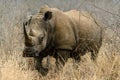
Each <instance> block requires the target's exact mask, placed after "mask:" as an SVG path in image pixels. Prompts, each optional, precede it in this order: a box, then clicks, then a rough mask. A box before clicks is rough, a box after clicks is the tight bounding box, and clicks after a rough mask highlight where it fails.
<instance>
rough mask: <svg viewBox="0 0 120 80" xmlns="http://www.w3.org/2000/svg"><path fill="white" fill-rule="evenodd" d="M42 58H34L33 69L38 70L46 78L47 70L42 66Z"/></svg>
mask: <svg viewBox="0 0 120 80" xmlns="http://www.w3.org/2000/svg"><path fill="white" fill-rule="evenodd" d="M42 60H43V58H40V57H37V58H35V69H36V70H38V72H40V73H41V74H42V75H43V76H46V75H47V73H48V69H47V68H44V67H43V66H42Z"/></svg>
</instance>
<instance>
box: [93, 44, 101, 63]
mask: <svg viewBox="0 0 120 80" xmlns="http://www.w3.org/2000/svg"><path fill="white" fill-rule="evenodd" d="M99 49H100V46H94V47H93V48H92V50H91V59H92V60H93V61H96V58H97V56H98V53H99Z"/></svg>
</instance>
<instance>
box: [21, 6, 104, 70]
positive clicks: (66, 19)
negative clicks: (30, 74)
mask: <svg viewBox="0 0 120 80" xmlns="http://www.w3.org/2000/svg"><path fill="white" fill-rule="evenodd" d="M25 26H28V27H29V28H30V31H29V32H27V31H26V28H25ZM23 28H24V35H25V49H24V51H23V55H24V56H26V54H28V55H29V54H30V56H32V57H34V58H35V59H36V66H35V67H36V69H37V70H38V71H40V72H41V66H42V64H41V62H42V59H43V58H44V57H47V56H48V55H50V56H53V57H54V58H55V59H56V66H57V69H60V68H61V67H60V66H64V64H65V62H66V61H67V59H68V58H73V59H75V61H76V62H79V61H80V56H82V55H84V54H85V53H87V52H91V59H92V60H95V59H96V57H97V55H98V52H99V49H100V47H101V44H102V27H101V25H100V24H99V23H98V22H97V21H96V20H95V19H94V18H93V17H92V16H91V15H90V14H89V13H87V12H83V11H82V12H80V11H77V10H70V11H67V12H63V11H61V10H58V9H56V8H50V7H48V6H44V7H41V9H40V11H39V13H37V14H35V15H33V16H32V17H31V18H30V19H29V20H28V21H27V22H26V23H24V24H23ZM60 64H61V65H60ZM42 69H43V70H44V68H42Z"/></svg>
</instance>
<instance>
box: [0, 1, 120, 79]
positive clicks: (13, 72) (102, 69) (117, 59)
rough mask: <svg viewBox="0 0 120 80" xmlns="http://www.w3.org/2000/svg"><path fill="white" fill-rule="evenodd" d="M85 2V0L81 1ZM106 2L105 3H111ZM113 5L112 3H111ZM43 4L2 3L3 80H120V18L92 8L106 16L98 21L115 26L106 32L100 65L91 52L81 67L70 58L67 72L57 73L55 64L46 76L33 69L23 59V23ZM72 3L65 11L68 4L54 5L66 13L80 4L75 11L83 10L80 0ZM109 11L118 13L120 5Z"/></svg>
mask: <svg viewBox="0 0 120 80" xmlns="http://www.w3.org/2000/svg"><path fill="white" fill-rule="evenodd" d="M41 1H43V0H41ZM47 1H48V3H50V4H54V1H55V0H53V1H49V0H47ZM82 1H83V0H81V1H80V2H82ZM86 1H87V0H86ZM90 1H91V0H90ZM99 1H100V0H96V3H97V2H99ZM102 1H104V2H105V1H110V0H102ZM22 2H24V3H22ZM30 2H31V3H30ZM43 2H44V1H43ZM56 2H57V1H56ZM66 2H68V1H66ZM104 2H101V4H99V3H100V2H99V3H98V4H99V5H103V6H102V7H105V5H104V4H105V3H104ZM111 2H112V0H111ZM111 2H110V3H109V4H111ZM19 3H20V4H19ZM21 3H22V4H21ZM39 3H40V4H42V3H41V2H40V1H38V0H36V2H34V1H32V0H31V1H30V0H26V1H24V0H21V2H19V0H13V1H12V2H11V0H1V1H0V80H120V50H119V47H120V36H119V32H120V28H119V27H120V21H119V19H118V17H116V16H112V15H110V14H107V13H104V12H102V11H99V10H98V9H95V11H94V8H92V7H91V8H88V9H87V10H88V11H90V13H92V12H96V15H95V16H96V17H97V15H98V14H97V13H99V15H101V16H104V17H100V16H99V17H98V18H100V20H104V19H105V20H104V22H105V23H108V24H109V25H110V26H109V27H112V28H108V29H106V31H105V35H104V40H103V45H102V47H101V50H100V52H99V56H98V58H97V63H94V62H92V61H91V60H90V54H89V53H88V54H87V55H85V56H83V57H82V61H81V62H80V65H79V66H78V68H75V67H74V66H73V65H74V64H73V62H74V61H72V60H71V59H69V60H68V62H67V63H66V65H65V67H64V68H63V71H61V72H60V73H59V74H57V73H55V72H54V65H51V70H50V71H49V73H48V74H47V76H45V77H43V76H41V75H40V74H39V73H38V72H37V71H36V70H31V69H29V66H28V61H29V59H25V58H23V57H22V49H23V48H24V47H23V40H24V38H23V34H22V27H21V26H22V22H23V19H22V18H24V16H26V15H27V14H29V12H30V11H29V10H32V7H34V8H35V9H36V7H37V9H38V6H40V5H39ZM68 3H69V4H71V6H70V7H69V6H65V8H66V7H67V8H66V9H64V6H63V5H64V4H66V3H65V2H63V3H61V4H59V0H58V4H59V5H57V4H54V5H53V6H56V5H57V7H59V8H62V9H63V10H68V9H70V8H72V6H74V4H77V5H76V7H74V8H78V7H79V4H78V2H77V0H76V2H75V3H73V4H72V3H70V2H68ZM87 3H89V1H88V2H86V4H87ZM90 3H92V2H90ZM3 4H4V5H3ZM16 4H17V5H16ZM31 4H32V5H31ZM86 4H83V6H84V5H85V9H86ZM61 5H62V6H61ZM111 5H114V4H111ZM89 6H90V5H89V4H88V7H89ZM8 7H9V8H8ZM82 8H83V7H82V6H81V9H82ZM37 9H36V10H37ZM106 9H109V10H111V11H112V10H113V12H114V10H115V11H117V9H118V8H117V6H116V7H115V8H110V7H109V6H107V8H106ZM38 10H39V9H38ZM33 11H34V10H33ZM97 11H98V12H97ZM27 12H28V13H27ZM118 13H119V11H118ZM113 20H114V21H113ZM115 21H116V22H115ZM111 24H112V25H111ZM51 62H52V61H51Z"/></svg>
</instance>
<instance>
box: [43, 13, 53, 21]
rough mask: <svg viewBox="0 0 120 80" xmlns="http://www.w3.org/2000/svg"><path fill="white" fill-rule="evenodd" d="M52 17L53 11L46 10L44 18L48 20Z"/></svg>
mask: <svg viewBox="0 0 120 80" xmlns="http://www.w3.org/2000/svg"><path fill="white" fill-rule="evenodd" d="M51 18H52V12H51V11H47V12H45V14H44V18H43V19H44V20H45V21H47V20H50V19H51Z"/></svg>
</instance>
